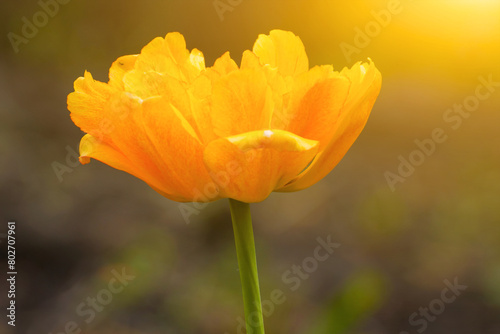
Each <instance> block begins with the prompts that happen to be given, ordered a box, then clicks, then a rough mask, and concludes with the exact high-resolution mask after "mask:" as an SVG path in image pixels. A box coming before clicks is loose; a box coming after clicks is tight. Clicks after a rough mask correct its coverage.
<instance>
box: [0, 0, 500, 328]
mask: <svg viewBox="0 0 500 334" xmlns="http://www.w3.org/2000/svg"><path fill="white" fill-rule="evenodd" d="M223 2H224V3H228V1H223ZM232 3H233V5H230V6H231V8H232V11H226V12H225V13H224V14H223V18H224V19H223V20H221V19H220V17H219V16H218V14H217V12H216V10H215V8H214V4H213V2H212V1H201V0H198V1H195V0H190V1H144V2H138V1H137V2H132V1H106V2H97V1H94V2H88V1H76V0H73V1H70V2H69V3H67V4H65V5H60V8H59V10H58V12H57V13H55V15H54V17H51V18H50V19H49V21H48V24H47V25H46V26H44V27H42V28H40V29H39V31H38V33H37V34H36V36H35V37H33V38H32V39H29V42H28V44H20V45H19V52H17V53H16V52H14V49H13V48H12V46H11V43H10V42H9V40H8V39H7V33H8V32H14V33H16V34H20V33H21V28H22V25H23V21H22V18H23V17H24V16H25V17H27V18H28V19H30V20H31V18H32V17H33V15H34V14H36V13H37V12H38V11H40V10H41V7H40V5H39V4H38V3H37V2H36V1H17V2H2V4H0V13H1V14H0V26H1V31H2V36H4V38H2V42H1V44H0V49H1V56H0V115H1V122H0V130H1V132H0V165H1V166H0V168H1V169H0V170H1V175H0V226H1V227H0V232H1V233H4V232H5V229H6V227H4V226H6V222H7V221H8V220H15V221H16V222H17V226H18V230H17V232H18V234H17V238H18V241H17V249H18V253H17V261H18V272H19V275H18V294H17V303H18V312H19V314H18V320H17V326H16V329H17V330H18V332H19V333H44V334H45V333H47V334H48V333H53V334H55V333H60V332H63V331H64V327H65V326H66V325H67V324H68V323H69V322H72V321H74V322H75V323H76V324H77V325H78V326H79V328H80V329H82V333H95V334H97V333H99V334H100V333H103V334H104V333H130V334H132V333H214V334H215V333H217V334H219V333H220V334H223V333H226V332H227V333H231V334H232V333H237V326H238V320H237V319H238V317H241V315H242V314H243V310H242V302H241V293H240V286H239V277H238V272H237V264H236V257H235V254H234V245H233V239H232V231H231V224H230V216H229V213H228V204H227V202H226V201H219V202H216V203H212V204H210V205H209V206H208V207H207V208H206V209H204V210H203V211H202V212H201V213H200V214H199V215H194V216H192V217H191V221H190V224H186V223H185V221H184V220H183V218H182V215H181V213H180V211H179V209H178V205H177V203H174V202H171V201H168V200H166V199H164V198H162V197H161V196H159V195H158V194H156V193H155V192H154V191H153V190H151V189H150V188H148V187H147V186H146V185H145V184H143V183H142V182H141V181H139V180H137V179H134V178H133V177H131V176H129V175H126V174H125V173H121V172H118V171H116V170H113V169H111V168H109V167H107V166H105V165H103V164H100V163H98V162H92V163H91V164H90V165H86V166H84V167H82V166H76V167H71V170H72V172H71V173H69V172H68V173H65V174H63V175H62V181H61V182H60V181H59V180H58V177H57V175H56V173H55V172H54V170H53V163H54V162H58V163H61V164H63V165H68V162H66V156H67V152H68V151H67V150H68V149H69V150H70V151H72V150H77V147H78V141H79V139H80V138H81V136H82V133H81V132H80V130H79V129H78V128H77V127H75V126H74V125H73V124H72V122H71V120H70V118H69V112H68V111H67V109H66V96H67V94H68V93H70V92H71V91H72V84H73V81H74V80H75V79H76V78H77V77H78V76H80V75H82V74H83V72H84V70H88V71H90V72H91V73H92V74H93V75H94V77H95V78H96V79H98V80H101V81H106V80H107V70H108V68H109V66H110V64H111V62H112V61H114V60H115V59H116V58H117V57H119V56H121V55H125V54H132V53H137V52H139V51H140V49H141V47H142V46H144V45H145V44H146V43H147V42H149V41H150V40H151V39H153V38H154V37H156V36H164V35H165V34H166V33H167V32H169V31H179V32H181V33H182V34H184V36H185V38H186V40H187V44H188V48H190V49H191V48H194V47H196V48H198V49H200V50H202V51H203V53H204V55H205V58H206V64H207V65H211V64H212V63H213V61H214V60H215V59H216V58H217V57H218V56H220V55H221V54H222V53H224V52H225V51H227V50H229V51H230V52H231V54H232V56H233V57H234V58H235V59H237V60H238V61H239V59H240V57H241V53H242V52H243V50H245V49H249V48H251V47H252V44H253V42H254V41H255V39H256V38H257V35H258V34H259V33H268V32H269V30H270V29H273V28H281V29H287V30H291V31H293V32H294V33H296V34H297V35H299V36H300V37H301V38H302V40H303V42H304V44H305V46H306V51H307V53H308V55H309V59H310V64H311V65H319V64H333V65H334V66H335V67H336V68H337V69H341V68H342V67H343V66H350V65H352V63H353V62H354V61H356V60H365V59H366V58H367V57H370V58H372V59H373V60H374V62H375V64H376V65H377V67H378V68H379V69H380V71H381V72H382V75H383V87H382V91H381V94H380V97H379V99H378V101H377V103H376V105H375V108H374V109H373V113H372V116H371V117H370V120H369V122H368V124H367V126H366V128H365V130H364V132H363V133H362V135H361V136H360V138H359V139H358V141H357V142H356V143H355V145H354V146H353V147H352V149H351V150H350V151H349V153H348V154H347V156H346V157H345V158H344V159H343V161H342V162H341V163H340V165H339V166H338V167H337V168H336V169H335V170H334V172H333V173H331V174H330V175H329V176H328V177H326V178H325V179H324V180H322V181H321V182H320V183H318V184H317V185H315V186H313V187H311V188H309V189H307V190H304V191H302V192H298V193H291V194H273V195H272V196H270V198H269V199H267V200H266V201H264V202H262V203H259V204H255V205H253V213H254V221H255V230H256V238H257V247H258V256H259V270H260V276H261V284H262V295H263V298H264V299H269V296H270V294H271V292H272V291H273V290H275V289H280V290H282V291H284V293H285V296H286V301H285V302H284V303H283V304H281V305H275V309H274V311H273V312H272V315H270V316H269V317H267V318H266V326H267V331H268V333H290V334H295V333H312V334H315V333H319V334H323V333H356V334H358V333H359V334H379V333H380V334H385V333H395V334H397V333H400V331H407V332H409V333H417V330H418V329H422V328H423V327H422V326H423V325H415V324H412V323H410V322H409V320H408V319H409V317H410V316H411V315H412V314H413V313H414V312H419V308H420V307H429V305H430V304H433V305H434V306H436V305H438V303H437V302H434V301H435V300H436V299H439V298H440V296H441V292H442V290H443V289H444V288H445V287H446V285H445V283H443V281H444V280H448V281H450V282H453V280H454V279H455V278H457V279H458V282H460V284H464V285H466V286H467V289H466V290H465V291H463V293H461V294H460V296H458V297H457V298H456V300H455V301H454V302H452V303H450V304H446V308H445V309H444V310H443V311H442V312H440V313H439V314H438V315H436V316H435V318H434V317H433V318H432V319H433V320H432V321H431V320H429V321H428V322H427V325H428V326H427V327H426V329H425V331H424V332H425V333H429V334H432V333H440V334H443V333H456V334H462V333H463V334H466V333H467V334H469V333H485V334H486V333H487V334H493V333H500V288H499V286H500V242H499V241H500V211H499V203H500V157H499V149H500V142H499V139H500V135H499V131H498V128H499V120H500V115H499V109H500V87H499V88H497V90H496V91H494V92H492V94H491V96H490V97H489V98H487V99H485V100H484V101H481V103H480V105H479V107H478V108H477V110H474V111H473V112H471V115H470V116H469V117H468V118H465V119H463V122H462V124H461V125H460V126H459V127H458V128H457V129H456V130H453V129H452V128H451V125H452V123H449V122H446V121H445V120H444V119H443V115H445V113H446V111H447V109H449V108H452V107H453V105H454V104H461V103H463V102H464V100H465V99H467V98H468V97H469V96H471V95H474V94H475V89H476V87H477V86H478V84H479V83H480V81H479V79H478V77H480V76H482V77H483V78H488V77H489V76H491V77H492V78H493V80H494V81H497V82H498V81H500V67H499V65H498V59H500V20H499V18H500V4H499V2H498V1H488V0H483V1H465V0H460V1H445V0H436V1H413V2H411V1H401V6H402V8H403V9H402V11H401V13H399V14H397V15H392V17H391V18H390V22H389V23H388V24H387V27H383V28H382V29H381V30H380V33H377V34H374V35H376V36H374V37H370V41H369V42H368V43H367V45H366V46H363V47H361V48H359V47H358V49H359V54H356V53H355V54H352V55H351V57H352V59H346V57H345V56H344V55H343V53H342V51H341V48H340V45H341V43H348V44H350V45H354V46H355V38H356V34H357V33H356V30H355V28H356V27H357V28H359V29H361V30H364V29H365V28H366V25H367V24H369V23H370V22H376V20H375V18H374V16H373V12H372V11H375V12H376V13H380V11H383V10H386V9H387V8H388V2H387V1H349V2H347V1H345V2H338V1H327V0H317V1H256V0H255V1H254V0H243V1H241V2H238V1H234V0H233V2H232ZM436 128H442V129H443V130H444V131H445V134H446V135H447V136H448V138H447V140H446V141H445V142H444V143H442V144H438V145H436V151H435V152H434V153H433V154H431V155H430V156H428V157H426V158H425V162H424V163H423V164H422V165H421V166H418V167H416V169H415V171H414V172H413V173H412V175H411V176H409V177H408V178H406V181H405V182H404V183H397V184H396V185H395V191H391V189H390V187H389V185H388V183H387V182H386V178H385V176H384V173H385V172H386V171H390V172H392V173H397V169H398V165H399V164H400V161H399V160H398V157H399V156H400V155H402V156H403V157H404V158H406V159H408V157H409V155H410V154H411V153H412V152H413V151H414V150H415V149H417V146H416V144H415V142H414V141H415V140H417V139H418V140H424V139H426V138H430V136H431V133H432V131H433V130H434V129H436ZM69 163H70V165H72V161H71V160H70V161H69ZM73 166H75V165H73ZM329 235H331V236H332V237H331V238H332V240H333V241H335V242H337V243H339V244H340V247H339V248H338V250H336V252H335V253H334V254H333V255H332V256H331V257H330V258H329V259H328V260H327V261H325V262H322V263H320V264H319V266H318V268H317V270H315V271H314V272H312V273H311V274H310V277H309V278H308V279H305V280H303V281H302V282H301V285H300V288H298V289H297V290H296V291H291V290H290V286H289V285H287V284H286V282H284V281H283V280H282V275H283V274H284V273H285V272H286V271H287V270H289V269H290V268H291V266H292V265H293V264H301V263H302V262H303V261H304V259H306V258H307V257H310V256H311V255H312V253H313V250H314V249H315V247H316V246H317V241H316V239H317V238H318V237H321V238H327V236H329ZM2 245H5V243H4V242H2ZM2 249H4V248H2ZM3 254H5V251H4V250H2V259H3V262H2V270H1V272H5V270H4V269H3V268H6V266H5V257H3ZM113 270H114V271H113ZM122 270H125V271H126V272H127V273H130V275H132V276H134V277H135V278H134V279H133V280H132V281H131V282H130V284H129V285H128V286H126V287H125V288H124V289H123V291H122V292H120V293H117V294H114V295H113V296H112V298H113V299H112V301H110V302H109V304H107V305H105V306H104V307H103V308H102V310H101V311H100V312H97V311H96V312H95V317H94V318H92V320H90V319H89V317H90V316H89V315H88V314H87V316H81V315H79V314H78V313H77V311H76V309H77V308H78V306H79V305H80V304H81V303H82V302H85V301H86V300H87V298H88V297H90V298H92V297H96V296H97V295H99V293H100V292H101V291H102V290H103V289H106V287H107V286H108V283H109V281H110V279H111V278H112V273H113V272H116V271H118V272H121V271H122ZM2 277H3V276H2ZM3 280H4V279H3V278H2V281H3ZM2 286H3V285H2ZM1 295H2V297H1V299H0V300H2V303H3V301H4V300H5V298H4V296H5V293H4V289H3V288H2V291H1ZM1 306H2V309H4V308H3V307H4V305H3V304H2V305H1ZM2 318H3V319H4V315H3V314H2ZM415 319H421V317H418V318H415ZM415 319H414V320H415ZM4 320H5V319H4ZM4 320H2V322H1V323H0V332H1V333H5V332H8V331H10V329H11V328H10V327H9V326H7V325H6V322H5V321H4ZM85 320H90V321H89V323H87V322H86V321H85ZM420 324H421V323H420Z"/></svg>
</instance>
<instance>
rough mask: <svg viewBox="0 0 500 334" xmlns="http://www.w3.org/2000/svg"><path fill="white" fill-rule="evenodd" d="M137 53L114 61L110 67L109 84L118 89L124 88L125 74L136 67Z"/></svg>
mask: <svg viewBox="0 0 500 334" xmlns="http://www.w3.org/2000/svg"><path fill="white" fill-rule="evenodd" d="M136 60H137V55H130V56H123V57H120V58H118V59H117V60H115V61H114V62H113V64H112V65H111V68H110V69H109V82H108V84H109V85H110V86H112V87H115V88H117V89H123V76H124V75H125V74H126V73H127V72H129V71H132V70H133V69H134V65H135V62H136Z"/></svg>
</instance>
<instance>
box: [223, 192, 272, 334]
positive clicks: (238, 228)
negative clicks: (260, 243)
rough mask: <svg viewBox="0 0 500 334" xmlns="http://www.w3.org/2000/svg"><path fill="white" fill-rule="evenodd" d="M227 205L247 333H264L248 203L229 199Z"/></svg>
mask: <svg viewBox="0 0 500 334" xmlns="http://www.w3.org/2000/svg"><path fill="white" fill-rule="evenodd" d="M229 205H230V207H231V218H232V220H233V230H234V239H235V243H236V254H237V256H238V265H239V269H240V278H241V286H242V289H243V303H244V306H245V322H246V326H247V333H249V334H264V318H263V317H262V304H261V300H260V288H259V275H258V274H257V259H256V256H255V242H254V239H253V229H252V217H251V215H250V204H248V203H243V202H240V201H237V200H234V199H229Z"/></svg>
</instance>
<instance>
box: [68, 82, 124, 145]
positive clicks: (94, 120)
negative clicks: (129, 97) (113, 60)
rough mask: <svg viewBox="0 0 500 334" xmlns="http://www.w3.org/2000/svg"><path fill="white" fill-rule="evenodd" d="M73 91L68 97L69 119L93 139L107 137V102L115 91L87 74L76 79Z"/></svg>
mask: <svg viewBox="0 0 500 334" xmlns="http://www.w3.org/2000/svg"><path fill="white" fill-rule="evenodd" d="M74 87H75V91H74V92H73V93H71V94H69V95H68V109H69V111H71V114H70V116H71V119H72V120H73V123H75V124H76V125H77V126H78V127H79V128H80V129H81V130H82V131H83V132H86V133H90V134H93V135H94V136H95V137H98V138H101V139H102V138H103V137H106V136H107V132H108V131H106V128H107V127H108V126H109V110H108V101H109V100H110V98H111V97H112V96H113V95H114V94H117V92H118V91H117V90H116V89H115V88H113V87H111V86H109V85H107V84H105V83H103V82H99V81H96V80H94V79H93V78H92V75H91V74H90V73H89V72H85V75H84V76H83V77H80V78H78V79H76V81H75V83H74Z"/></svg>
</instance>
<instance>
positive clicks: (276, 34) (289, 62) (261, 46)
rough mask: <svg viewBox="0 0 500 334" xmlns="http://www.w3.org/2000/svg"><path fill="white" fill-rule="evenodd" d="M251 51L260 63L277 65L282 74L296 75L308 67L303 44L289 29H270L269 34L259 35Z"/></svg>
mask: <svg viewBox="0 0 500 334" xmlns="http://www.w3.org/2000/svg"><path fill="white" fill-rule="evenodd" d="M253 52H254V53H255V54H256V55H257V56H258V57H259V59H260V62H261V63H262V64H269V65H271V66H272V67H277V68H278V71H279V72H280V74H282V75H284V76H289V75H291V76H294V75H298V74H300V73H303V72H305V71H307V70H308V69H309V60H308V59H307V55H306V51H305V49H304V44H302V41H301V40H300V38H299V37H297V36H295V35H294V34H293V33H291V32H289V31H283V30H272V31H271V32H270V34H269V35H259V38H258V39H257V41H256V42H255V44H254V46H253Z"/></svg>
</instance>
